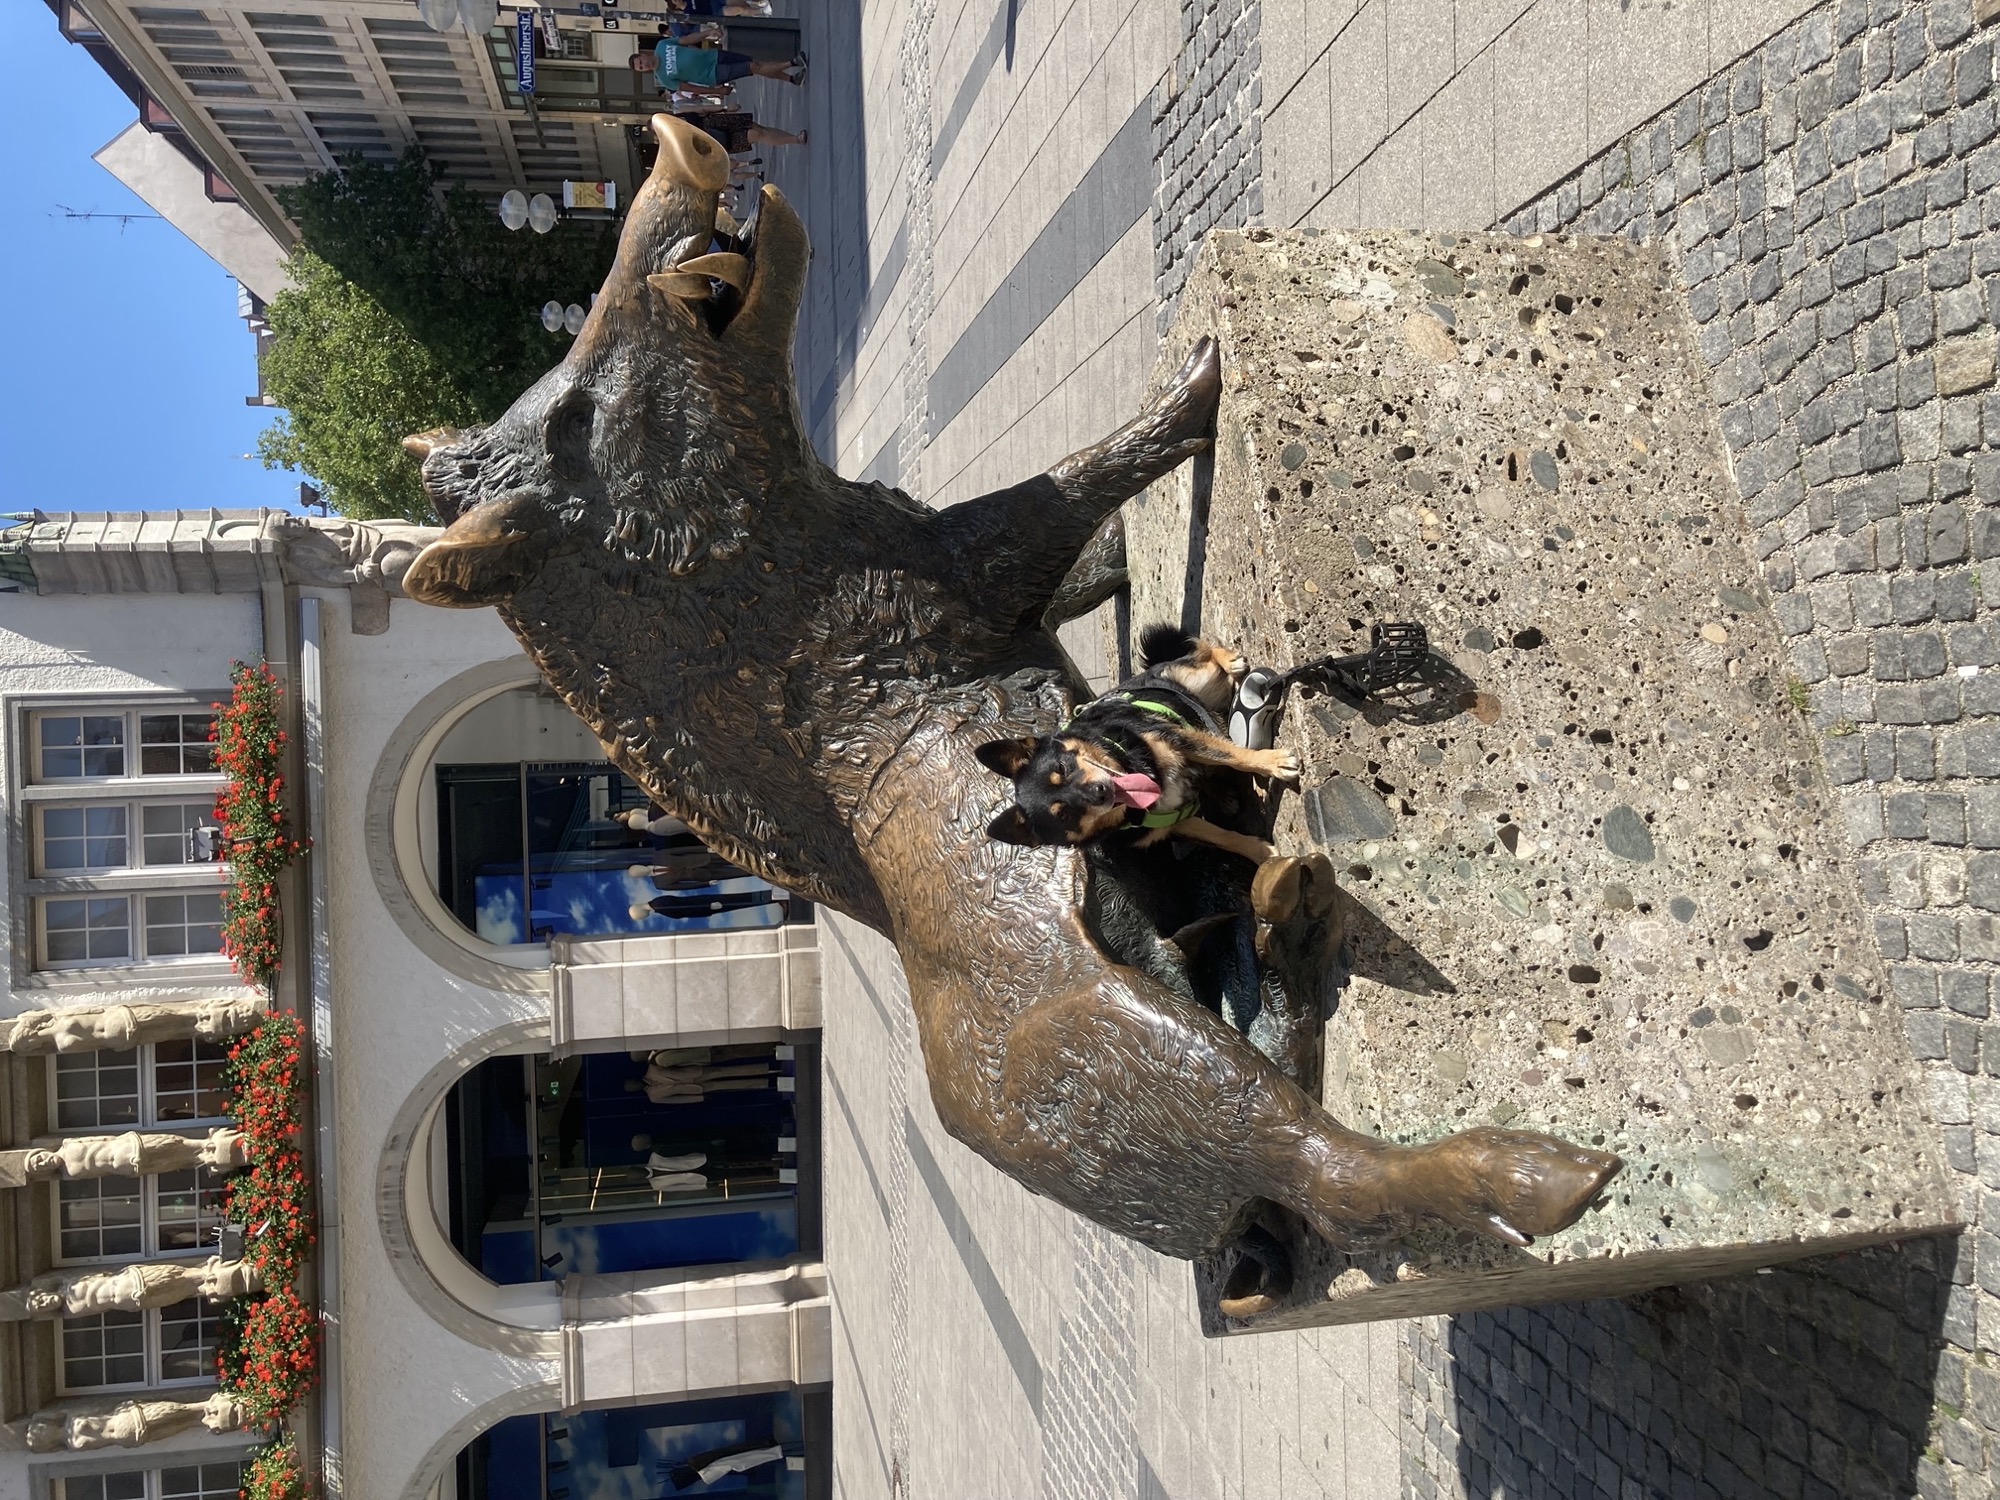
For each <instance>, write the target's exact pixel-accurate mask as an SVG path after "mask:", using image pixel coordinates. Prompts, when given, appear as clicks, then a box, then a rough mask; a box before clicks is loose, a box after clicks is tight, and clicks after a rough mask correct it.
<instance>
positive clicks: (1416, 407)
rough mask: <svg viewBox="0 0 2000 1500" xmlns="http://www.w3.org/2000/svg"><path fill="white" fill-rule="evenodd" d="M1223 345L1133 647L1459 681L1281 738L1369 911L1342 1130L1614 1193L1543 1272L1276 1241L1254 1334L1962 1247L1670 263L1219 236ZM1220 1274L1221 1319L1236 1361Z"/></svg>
mask: <svg viewBox="0 0 2000 1500" xmlns="http://www.w3.org/2000/svg"><path fill="white" fill-rule="evenodd" d="M1203 334H1213V335H1215V336H1216V337H1217V338H1218V339H1219V340H1220V342H1221V345H1222V350H1223V361H1224V386H1225V395H1224V397H1223V403H1222V411H1221V416H1220V423H1219V428H1218V438H1217V443H1216V451H1215V455H1214V460H1213V465H1212V476H1211V474H1209V473H1207V472H1204V471H1202V470H1200V469H1195V470H1194V471H1193V472H1192V473H1190V472H1183V474H1181V475H1179V476H1176V478H1175V479H1174V480H1172V481H1169V482H1167V483H1164V484H1162V485H1161V486H1159V487H1157V488H1156V490H1155V491H1154V492H1153V493H1151V494H1149V495H1147V496H1146V497H1144V498H1142V499H1141V500H1140V501H1138V502H1135V503H1134V505H1133V506H1132V507H1131V509H1130V511H1129V512H1128V516H1127V522H1128V527H1129V536H1130V539H1131V550H1132V556H1133V574H1134V587H1133V608H1132V619H1133V621H1134V622H1135V624H1143V623H1145V622H1147V621H1150V620H1154V619H1169V620H1175V619H1181V618H1183V613H1182V612H1183V607H1184V605H1185V604H1187V603H1188V601H1189V600H1192V601H1193V602H1194V607H1193V608H1192V609H1191V610H1190V611H1189V613H1188V615H1187V617H1186V618H1187V622H1188V623H1189V624H1193V623H1195V622H1196V620H1197V619H1198V621H1199V624H1200V626H1201V628H1202V630H1203V631H1204V633H1206V634H1209V635H1213V636H1216V637H1219V638H1221V639H1223V640H1227V641H1230V642H1232V643H1234V644H1236V645H1238V646H1240V647H1242V648H1243V649H1244V650H1245V651H1246V652H1247V653H1248V654H1249V656H1250V658H1251V660H1252V661H1253V662H1257V663H1264V664H1270V665H1274V666H1279V667H1289V666H1293V665H1296V664H1299V663H1301V662H1305V661H1308V660H1311V659H1313V658H1316V657H1319V656H1323V655H1326V654H1329V653H1336V652H1348V651H1355V650H1359V649H1362V648H1364V647H1365V646H1366V645H1367V644H1368V641H1367V627H1368V626H1369V625H1370V624H1372V623H1375V622H1380V621H1389V620H1415V621H1418V622H1420V623H1421V624H1423V625H1424V626H1425V627H1426V629H1427V630H1428V631H1429V634H1430V638H1431V642H1432V645H1433V648H1434V651H1435V653H1436V655H1437V657H1438V658H1439V660H1438V662H1437V667H1438V672H1437V674H1436V676H1437V678H1438V680H1437V681H1435V682H1433V683H1432V684H1430V685H1429V686H1428V687H1427V688H1425V689H1423V690H1421V691H1420V692H1419V693H1417V694H1416V695H1414V696H1413V697H1412V698H1411V699H1408V700H1406V701H1403V702H1399V703H1378V704H1368V705H1365V706H1359V705H1355V704H1344V703H1340V702H1336V701H1333V700H1332V699H1330V698H1327V697H1301V696H1298V695H1295V696H1294V699H1293V701H1292V703H1291V704H1290V706H1289V708H1288V709H1287V712H1286V718H1285V725H1284V730H1283V735H1282V741H1283V743H1285V744H1287V745H1290V746H1293V747H1296V748H1297V749H1298V750H1299V751H1300V752H1301V755H1302V757H1303V759H1304V762H1305V765H1306V775H1305V778H1304V781H1303V783H1302V786H1303V788H1304V791H1305V795H1303V796H1298V795H1289V794H1288V795H1287V796H1286V798H1285V799H1284V804H1283V806H1282V809H1281V812H1280V816H1279V821H1278V832H1279V844H1280V846H1281V847H1283V848H1287V849H1292V850H1303V849H1306V848H1310V847H1313V846H1315V845H1317V846H1318V847H1321V848H1323V849H1325V850H1326V851H1327V853H1328V854H1329V855H1330V856H1331V857H1332V858H1333V860H1334V862H1335V865H1336V867H1337V868H1338V869H1339V870H1340V871H1341V880H1342V884H1343V887H1344V889H1345V892H1346V897H1347V900H1348V917H1349V923H1348V942H1347V946H1346V950H1345V959H1346V962H1347V963H1348V965H1349V966H1350V968H1351V973H1350V975H1349V976H1348V980H1347V983H1346V986H1345V988H1344V989H1343V991H1342V992H1341V996H1340V1001H1339V1005H1338V1009H1337V1011H1336V1012H1335V1014H1334V1015H1333V1016H1332V1018H1331V1019H1330V1021H1329V1022H1328V1026H1327V1043H1326V1045H1327V1058H1326V1087H1325V1096H1326V1103H1327V1107H1328V1108H1329V1109H1330V1110H1331V1111H1332V1112H1333V1114H1334V1115H1335V1116H1336V1117H1337V1118H1339V1119H1341V1120H1342V1121H1344V1122H1346V1123H1347V1124H1349V1125H1352V1126H1354V1127H1355V1128H1357V1129H1361V1130H1366V1131H1371V1132H1374V1133H1377V1134H1380V1135H1382V1136H1386V1137H1388V1138H1390V1139H1394V1140H1397V1141H1404V1142H1417V1141H1424V1140H1429V1139H1432V1138H1435V1137H1437V1136H1440V1135H1443V1134H1446V1133H1448V1132H1450V1131H1452V1130H1456V1129H1462V1128H1464V1127H1467V1126H1470V1125H1475V1124H1484V1123H1498V1124H1506V1125H1510V1126H1515V1127H1522V1128H1530V1129H1535V1130H1545V1131H1548V1132H1551V1133H1552V1134H1555V1135H1558V1136H1562V1137H1565V1138H1567V1139H1570V1140H1574V1141H1577V1142H1580V1143H1588V1144H1591V1145H1596V1146H1601V1147H1604V1148H1607V1149H1610V1150H1613V1151H1616V1152H1618V1153H1619V1154H1620V1155H1621V1156H1623V1157H1624V1158H1625V1161H1626V1163H1627V1166H1626V1170H1625V1172H1624V1173H1623V1175H1622V1176H1620V1177H1619V1178H1618V1179H1617V1181H1616V1182H1615V1183H1614V1184H1613V1185H1612V1189H1611V1191H1610V1193H1609V1195H1608V1196H1607V1198H1606V1199H1605V1200H1603V1201H1602V1202H1601V1203H1600V1205H1599V1206H1597V1207H1596V1208H1594V1209H1592V1210H1591V1211H1590V1212H1589V1213H1587V1214H1586V1215H1585V1217H1584V1218H1583V1220H1582V1221H1581V1222H1580V1223H1578V1224H1577V1225H1576V1226H1575V1228H1573V1229H1571V1230H1569V1231H1567V1232H1565V1233H1563V1234H1560V1235H1557V1236H1555V1237H1553V1238H1551V1239H1547V1240H1544V1241H1541V1242H1539V1243H1537V1244H1536V1245H1535V1246H1534V1248H1533V1249H1532V1250H1529V1251H1515V1250H1510V1249H1506V1248H1503V1247H1500V1246H1498V1245H1494V1244H1490V1243H1484V1242H1475V1241H1473V1240H1470V1239H1465V1238H1461V1237H1459V1236H1456V1235H1453V1234H1449V1233H1445V1232H1434V1233H1426V1234H1422V1235H1419V1236H1418V1237H1416V1238H1415V1239H1413V1240H1412V1241H1410V1242H1409V1243H1408V1244H1406V1245H1403V1246H1399V1247H1395V1248H1390V1249H1376V1250H1366V1251H1362V1252H1359V1253H1352V1254H1349V1253H1343V1252H1341V1251H1338V1250H1335V1249H1333V1248H1332V1247H1330V1246H1327V1245H1325V1244H1324V1243H1322V1242H1319V1241H1317V1240H1314V1239H1311V1238H1310V1237H1309V1236H1304V1235H1302V1234H1298V1233H1296V1232H1295V1234H1294V1244H1295V1253H1296V1255H1297V1257H1298V1260H1299V1270H1300V1274H1299V1276H1298V1280H1297V1285H1296V1287H1295V1289H1294V1291H1293V1294H1292V1296H1291V1299H1290V1300H1289V1301H1288V1302H1287V1303H1286V1304H1285V1305H1284V1306H1283V1307H1282V1308H1280V1309H1279V1310H1277V1311H1276V1312H1274V1313H1271V1314H1268V1315H1267V1316H1266V1317H1265V1318H1263V1319H1261V1320H1259V1321H1258V1322H1257V1323H1256V1324H1254V1325H1252V1326H1254V1327H1255V1328H1285V1327H1299V1326H1307V1325H1314V1324H1327V1323H1342V1322H1353V1321H1361V1320H1365V1319H1371V1318H1388V1317H1404V1316H1409V1315H1413V1314H1421V1313H1441V1312H1459V1311H1467V1310H1472V1309H1477V1308H1483V1307H1493V1306H1499V1305H1504V1304H1510V1303H1524V1302H1535V1301H1547V1300H1554V1299H1570V1298H1584V1297H1600V1296H1616V1295H1622V1294H1626V1293H1630V1292H1633V1291H1636V1290H1639V1289H1642V1288H1644V1287H1648V1286H1654V1285H1659V1284H1662V1283H1666V1282H1671V1281H1680V1280H1687V1279H1692V1278H1697V1277H1704V1276H1714V1275H1720V1274H1726V1273H1730V1272H1736V1271H1743V1270H1747V1269H1749V1268H1752V1267H1756V1266H1765V1265H1770V1264H1773V1263H1776V1262H1779V1261H1784V1260H1789V1259H1793V1258H1796V1257H1801V1256H1807V1255H1814V1254H1820V1253H1825V1252H1830V1251H1836V1250H1842V1249H1849V1248H1853V1247H1856V1246H1860V1245H1866V1244H1871V1243H1876V1242H1880V1241H1885V1240H1893V1239H1899V1238H1903V1237H1907V1236H1911V1235H1918V1234H1931V1233H1938V1232H1941V1231H1944V1230H1947V1229H1950V1228H1952V1227H1954V1226H1955V1222H1956V1217H1957V1215H1956V1204H1955V1200H1954V1197H1953V1195H1952V1194H1951V1193H1950V1192H1949V1191H1948V1189H1947V1187H1946V1185H1945V1181H1944V1175H1943V1172H1942V1170H1941V1164H1940V1163H1941V1153H1940V1149H1939V1145H1938V1140H1937V1132H1936V1129H1935V1127H1934V1125H1933V1123H1932V1120H1931V1101H1930V1098H1929V1081H1928V1078H1927V1075H1926V1074H1925V1072H1924V1071H1923V1070H1922V1069H1921V1068H1919V1067H1918V1066H1917V1065H1916V1064H1915V1063H1913V1062H1912V1060H1911V1058H1910V1054H1909V1050H1908V1046H1907V1043H1906V1041H1905V1038H1904V1032H1903V1023H1902V1014H1901V1010H1900V1008H1899V1006H1898V1004H1897V1003H1896V1001H1895V999H1894V998H1893V997H1892V996H1891V994H1890V991H1889V987H1888V981H1887V976H1886V974H1885V972H1884V969H1883V965H1882V963H1881V960H1880V958H1879V955H1878V953H1877V950H1876V948H1875V945H1874V942H1873V938H1872V934H1871V932H1870V928H1869V925H1868V923H1867V921H1866V919H1865V914H1864V912H1863V910H1862V907H1861V903H1860V901H1859V898H1858V894H1857V889H1856V882H1855V870H1854V866H1853V863H1852V860H1851V858H1850V857H1849V854H1848V852H1847V850H1846V848H1845V846H1844V843H1843V840H1842V835H1841V831H1840V829H1839V827H1838V825H1837V822H1836V821H1835V808H1834V805H1833V803H1832V800H1831V798H1830V797H1829V795H1828V792H1827V789H1826V781H1825V777H1824V774H1823V771H1822V767H1821V761H1820V750H1819V746H1818V743H1817V740H1816V737H1815V732H1814V730H1813V728H1812V726H1811V725H1810V723H1809V722H1808V721H1807V719H1806V718H1805V717H1804V715H1803V714H1802V712H1801V708H1802V706H1803V689H1802V687H1800V686H1799V685H1797V684H1795V683H1794V682H1793V680H1792V679H1791V678H1790V676H1789V675H1788V672H1787V668H1786V662H1785V657H1784V653H1783V650H1782V648H1781V644H1780V635H1779V630H1778V626H1777V622H1776V620H1775V619H1774V618H1773V616H1772V613H1771V609H1770V601H1769V597H1768V595H1767V593H1766V591H1765V589H1764V586H1763V584H1762V583H1761V581H1760V579H1759V575H1758V570H1757V567H1756V565H1755V563H1754V562H1753V560H1752V557H1751V554H1750V551H1749V550H1748V547H1747V545H1746V544H1747V540H1748V531H1747V528H1746V525H1745V522H1744V519H1743V514H1742V507H1741V503H1740V501H1739V499H1738V497H1737V492H1736V487H1735V484H1734V482H1733V480H1732V477H1731V473H1730V468H1729V460H1728V455H1727V450H1726V448H1725V446H1724V443H1723V441H1722V438H1721V435H1720V433H1719V430H1718V427H1717V421H1716V413H1715V408H1714V407H1713V405H1712V404H1711V402H1710V400H1709V396H1708V389H1707V378H1706V375H1705V372H1704V369H1703V366H1702V363H1701V361H1700V357H1699V353H1698V350H1697V348H1696V346H1695V342H1694V335H1693V329H1692V326H1691V324H1690V322H1689V320H1688V318H1687V315H1686V312H1685V310H1684V308H1683V307H1682V305H1681V304H1680V301H1679V299H1678V295H1677V292H1676V291H1675V289H1674V282H1673V278H1672V276H1671V274H1670V272H1669V270H1668V268H1667V267H1666V266H1665V264H1664V263H1663V262H1662V260H1661V258H1660V257H1659V255H1658V254H1657V253H1656V252H1655V251H1653V250H1652V249H1649V248H1644V247H1641V248H1634V247H1631V246H1628V245H1625V244H1623V243H1619V242H1601V241H1591V240H1582V239H1561V240H1557V239H1553V238H1549V239H1527V240H1521V239H1514V238H1510V237H1505V236H1498V235H1492V236H1488V235H1476V236H1458V237H1452V236H1443V235H1417V234H1405V233H1400V232H1387V231H1384V232H1365V233H1352V234H1336V233H1324V234H1313V233H1311V232H1305V233H1286V234H1272V233H1268V232H1265V231H1258V230H1252V231H1247V232H1246V233H1242V234H1221V233H1219V234H1216V235H1214V236H1211V238H1210V240H1209V241H1208V244H1207V246H1206V247H1205V248H1204V250H1203V251H1202V254H1201V258H1200V261H1199V263H1198V267H1197V269H1196V271H1195V273H1194V275H1193V277H1192V279H1191V280H1190V281H1189V283H1188V286H1187V289H1186V291H1185V292H1184V293H1183V294H1182V299H1181V304H1180V310H1179V314H1178V317H1177V321H1176V323H1175V325H1174V328H1173V330H1172V332H1171V334H1170V336H1169V339H1168V344H1167V347H1166V348H1165V349H1164V350H1163V351H1162V354H1161V360H1160V370H1161V372H1162V375H1163V376H1164V374H1165V373H1166V372H1168V371H1171V370H1172V369H1174V368H1175V367H1176V366H1177V365H1178V364H1179V362H1180V360H1181V358H1182V357H1183V356H1184V355H1185V354H1186V352H1187V350H1188V348H1189V347H1190V346H1191V345H1192V344H1193V342H1194V341H1195V340H1196V339H1197V338H1199V337H1200V336H1202V335H1203ZM1204 511H1205V516H1204ZM1204 522H1205V524H1204ZM1938 899H1941V900H1949V899H1952V897H1951V895H1950V893H1949V892H1940V893H1939V896H1938ZM1959 1087H1960V1089H1961V1090H1962V1088H1963V1085H1962V1083H1961V1084H1960V1085H1959ZM1197 1275H1198V1280H1199V1285H1200V1289H1201V1300H1202V1305H1203V1308H1204V1311H1205V1322H1206V1324H1207V1326H1208V1329H1209V1331H1210V1332H1211V1333H1217V1332H1224V1331H1229V1332H1237V1331H1243V1330H1242V1328H1241V1327H1240V1326H1237V1325H1229V1324H1227V1322H1226V1320H1224V1319H1223V1318H1221V1317H1220V1315H1219V1314H1218V1313H1217V1312H1216V1310H1215V1281H1214V1275H1215V1268H1214V1267H1212V1266H1209V1267H1201V1268H1198V1271H1197Z"/></svg>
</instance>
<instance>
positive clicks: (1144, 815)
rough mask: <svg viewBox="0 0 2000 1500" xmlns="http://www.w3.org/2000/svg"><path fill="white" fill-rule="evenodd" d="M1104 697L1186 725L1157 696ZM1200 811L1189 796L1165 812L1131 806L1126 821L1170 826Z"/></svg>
mask: <svg viewBox="0 0 2000 1500" xmlns="http://www.w3.org/2000/svg"><path fill="white" fill-rule="evenodd" d="M1104 697H1105V698H1110V699H1113V700H1114V701H1118V702H1122V703H1125V704H1128V705H1130V706H1131V707H1133V708H1136V709H1139V710H1141V711H1142V712H1145V713H1149V714H1152V715H1153V716H1154V717H1156V718H1161V719H1169V720H1171V721H1173V722H1174V723H1176V724H1178V725H1180V726H1181V727H1182V728H1183V729H1185V728H1187V727H1188V723H1187V719H1186V717H1185V716H1184V715H1182V714H1181V712H1180V711H1179V710H1178V709H1176V708H1175V707H1174V706H1173V705H1172V704H1170V703H1162V702H1161V701H1160V700H1159V699H1157V698H1140V697H1137V696H1135V695H1133V694H1131V693H1106V694H1105V695H1104ZM1097 701H1098V702H1099V703H1102V702H1103V701H1104V698H1100V699H1098V700H1097ZM1071 722H1072V725H1073V724H1074V721H1073V720H1072V721H1071ZM1064 732H1065V733H1067V732H1068V731H1067V730H1065V731H1064ZM1105 738H1106V739H1107V740H1110V741H1111V743H1112V744H1114V745H1118V748H1119V749H1120V750H1123V751H1124V752H1125V753H1126V754H1128V755H1129V754H1130V753H1131V750H1130V748H1129V747H1128V746H1125V745H1120V744H1118V741H1117V739H1116V737H1115V736H1112V735H1109V734H1107V735H1106V736H1105ZM1200 811H1201V804H1200V802H1199V801H1197V800H1196V799H1195V798H1194V797H1192V796H1190V797H1189V798H1188V800H1187V801H1185V802H1183V803H1182V804H1181V805H1180V806H1179V807H1176V808H1173V809H1172V810H1170V811H1167V812H1160V811H1157V810H1156V811H1152V812H1140V811H1139V809H1138V808H1136V807H1134V808H1131V809H1129V810H1128V818H1127V822H1128V824H1129V825H1130V826H1132V827H1136V828H1172V827H1173V826H1174V825H1175V824H1176V823H1185V822H1186V821H1187V820H1188V819H1189V818H1192V817H1194V816H1195V815H1196V814H1197V813H1198V812H1200ZM1129 813H1138V814H1139V815H1138V817H1137V818H1136V819H1133V818H1131V817H1129Z"/></svg>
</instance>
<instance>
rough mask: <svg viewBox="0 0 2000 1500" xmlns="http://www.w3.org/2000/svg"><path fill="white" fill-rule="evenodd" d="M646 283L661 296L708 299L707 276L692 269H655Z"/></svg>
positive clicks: (690, 299)
mask: <svg viewBox="0 0 2000 1500" xmlns="http://www.w3.org/2000/svg"><path fill="white" fill-rule="evenodd" d="M646 285H647V286H649V287H651V288H652V289H653V290H654V291H656V292H658V293H659V294H660V295H661V296H662V297H679V298H680V299H681V300H682V301H684V302H705V301H707V300H708V278H707V277H706V276H701V275H697V274H695V273H694V272H692V271H656V272H654V273H653V274H652V275H651V276H648V277H647V278H646Z"/></svg>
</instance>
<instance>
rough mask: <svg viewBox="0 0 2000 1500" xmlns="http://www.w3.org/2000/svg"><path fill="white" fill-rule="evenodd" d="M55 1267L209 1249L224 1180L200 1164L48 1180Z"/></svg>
mask: <svg viewBox="0 0 2000 1500" xmlns="http://www.w3.org/2000/svg"><path fill="white" fill-rule="evenodd" d="M51 1186H52V1187H53V1188H54V1190H55V1195H56V1212H55V1234H56V1247H55V1248H56V1257H55V1258H56V1260H57V1262H58V1263H59V1264H63V1265H74V1264H77V1263H80V1262H87V1261H101V1260H116V1261H124V1260H135V1259H141V1258H144V1259H152V1258H154V1257H156V1256H172V1255H195V1254H200V1253H203V1252H205V1251H209V1250H212V1249H213V1248H214V1246H215V1238H216V1230H217V1229H218V1228H219V1227H220V1225H221V1223H222V1196H223V1179H222V1178H220V1177H218V1176H216V1175H215V1174H214V1173H212V1172H210V1171H208V1170H207V1169H206V1168H201V1167H196V1168H190V1169H189V1170H187V1171H185V1172H159V1173H155V1174H153V1175H151V1176H147V1177H84V1178H79V1179H77V1180H76V1181H73V1182H72V1181H67V1180H65V1181H59V1182H56V1183H53V1184H51Z"/></svg>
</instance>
